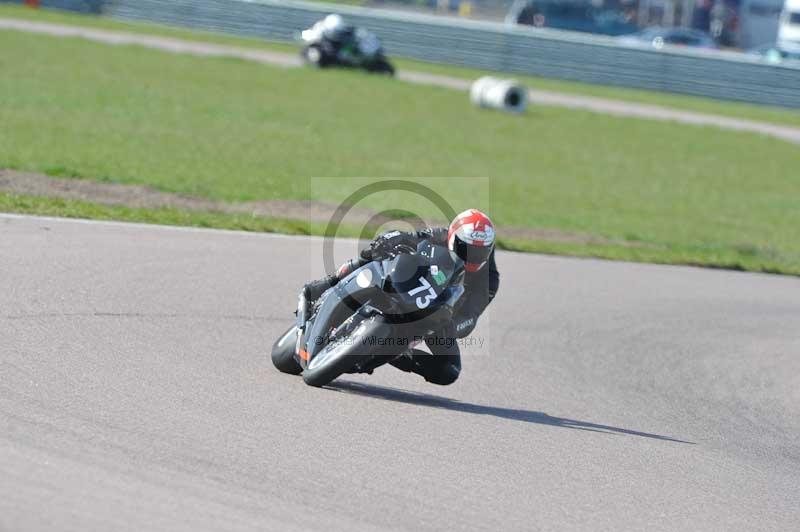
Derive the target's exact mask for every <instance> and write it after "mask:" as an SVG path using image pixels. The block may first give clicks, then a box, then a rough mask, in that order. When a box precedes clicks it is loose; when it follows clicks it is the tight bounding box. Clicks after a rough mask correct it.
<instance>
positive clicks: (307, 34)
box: [300, 15, 394, 75]
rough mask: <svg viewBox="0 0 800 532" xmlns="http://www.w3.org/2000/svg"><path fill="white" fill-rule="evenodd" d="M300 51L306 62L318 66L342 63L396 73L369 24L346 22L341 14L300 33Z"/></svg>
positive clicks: (327, 18)
mask: <svg viewBox="0 0 800 532" xmlns="http://www.w3.org/2000/svg"><path fill="white" fill-rule="evenodd" d="M300 38H301V39H302V41H303V43H304V45H303V49H302V51H301V52H300V55H301V57H302V58H303V61H304V62H305V63H306V64H309V65H312V66H316V67H320V68H322V67H328V66H343V67H353V68H363V69H365V70H367V71H369V72H380V73H383V74H389V75H393V74H394V67H393V66H392V65H391V63H389V61H388V60H387V59H386V56H384V55H383V47H382V46H381V42H380V41H379V40H378V37H377V36H376V35H375V34H374V33H372V32H371V31H369V30H367V29H366V28H357V27H355V26H352V25H350V24H347V23H345V21H344V19H342V17H341V16H339V15H328V16H327V17H325V18H324V19H323V20H320V21H318V22H316V23H315V24H314V25H313V26H312V27H310V28H308V29H306V30H303V31H302V33H301V34H300Z"/></svg>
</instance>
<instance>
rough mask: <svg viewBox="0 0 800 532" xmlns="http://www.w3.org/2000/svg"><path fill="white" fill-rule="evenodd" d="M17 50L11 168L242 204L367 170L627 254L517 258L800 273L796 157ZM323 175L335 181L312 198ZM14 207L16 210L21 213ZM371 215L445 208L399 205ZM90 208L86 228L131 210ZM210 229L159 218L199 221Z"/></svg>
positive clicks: (220, 73)
mask: <svg viewBox="0 0 800 532" xmlns="http://www.w3.org/2000/svg"><path fill="white" fill-rule="evenodd" d="M0 49H2V50H4V54H3V55H1V56H0V71H2V72H3V76H2V77H0V124H2V127H0V167H10V168H17V169H21V170H30V171H37V172H43V173H48V174H51V175H60V176H68V177H83V178H87V179H95V180H101V181H113V182H121V183H137V184H145V185H149V186H152V187H155V188H157V189H160V190H164V191H170V192H176V193H181V194H189V195H196V196H201V197H206V198H211V199H220V200H227V201H243V200H258V199H316V200H323V201H338V200H341V199H343V197H344V194H345V192H346V190H347V189H348V187H352V186H353V185H355V184H359V183H363V182H364V181H363V179H356V178H353V177H350V176H362V177H363V176H372V177H374V178H383V177H398V176H399V177H405V176H409V177H415V178H418V179H420V180H422V181H423V182H425V183H430V184H436V186H437V187H438V188H437V189H438V190H442V189H443V188H445V189H446V195H447V198H448V200H450V201H451V202H452V203H453V205H454V207H455V208H456V209H462V208H466V207H468V206H477V207H479V208H486V209H488V210H490V212H491V213H492V214H493V216H494V218H495V219H496V221H497V222H499V223H500V224H505V225H509V226H512V225H513V226H524V227H534V228H549V229H559V230H563V231H569V232H577V233H581V234H587V235H593V236H597V237H602V238H605V239H608V240H610V241H619V242H623V243H628V245H621V244H613V243H609V244H603V245H599V244H593V245H582V244H576V243H561V242H543V241H526V242H510V241H504V244H505V245H506V246H507V247H511V248H516V249H524V250H534V251H544V252H551V253H555V252H557V253H567V254H577V255H586V256H600V257H605V258H615V259H627V260H645V261H652V262H674V263H689V264H705V265H714V266H721V267H732V268H740V269H748V270H759V271H780V272H784V273H794V274H800V242H799V241H798V239H797V227H800V200H798V198H800V150H798V149H797V147H796V146H793V145H790V144H788V143H784V142H779V141H775V140H773V139H769V138H765V137H759V136H756V135H752V134H748V133H737V132H726V131H721V130H717V129H713V128H700V127H691V126H683V125H678V124H670V123H658V122H652V121H646V120H635V119H623V118H611V117H607V116H603V115H598V114H593V113H589V112H581V111H571V110H565V109H558V108H536V109H534V110H533V112H531V113H529V114H527V115H525V116H509V115H505V114H499V113H493V112H489V111H484V110H480V109H474V108H472V107H470V106H469V105H468V103H467V101H466V98H465V97H464V96H463V95H460V94H458V93H454V92H452V91H448V90H445V89H438V88H430V87H419V86H413V85H408V84H403V83H397V82H396V81H394V80H391V79H386V78H382V77H378V76H370V75H366V74H361V73H358V72H342V71H324V72H317V71H312V70H307V69H278V68H271V67H265V66H261V65H255V64H252V63H249V62H245V61H241V60H233V59H203V58H196V57H190V56H177V55H172V54H168V53H161V52H156V51H150V50H142V49H140V48H138V47H111V46H103V45H98V44H95V43H89V42H85V41H82V40H78V39H63V40H59V39H55V38H48V37H43V36H39V35H30V34H24V33H16V32H2V33H0ZM314 176H328V177H331V178H332V179H325V180H314V183H315V186H314V187H312V186H311V181H312V179H311V178H313V177H314ZM425 176H446V177H445V178H444V179H443V180H432V179H426V178H425ZM454 176H460V177H454ZM478 177H488V178H490V186H489V190H488V194H487V193H486V192H485V191H484V190H483V189H482V187H481V185H482V183H483V182H484V181H482V180H472V179H468V178H478ZM443 185H444V186H443ZM476 187H477V188H476ZM9 201H11V200H8V199H7V200H6V204H4V205H5V206H4V207H3V208H4V209H11V210H14V209H12V207H10V206H9V205H8V203H9ZM14 201H16V200H14ZM14 201H11V202H12V203H13V202H14ZM29 201H31V200H29ZM32 205H33V206H32V207H30V210H29V211H27V212H44V213H53V212H52V211H51V210H48V209H52V208H53V207H52V205H50V206H49V207H48V205H49V203H48V202H47V201H45V200H42V203H35V202H34V203H33V204H32ZM71 205H72V204H70V203H63V204H60V205H58V209H61V210H65V211H69V209H70V208H73V207H70V206H71ZM370 206H371V207H373V208H380V209H384V208H386V209H388V208H394V209H398V208H401V209H406V210H414V211H416V212H420V213H422V214H426V215H431V214H433V212H434V210H433V209H432V208H431V207H430V206H429V205H427V203H426V202H424V201H421V200H419V198H414V197H411V196H408V195H406V196H403V195H400V194H396V195H394V196H391V197H390V196H383V197H382V198H378V199H377V201H376V202H375V203H374V204H371V205H370ZM79 207H80V208H78V209H77V211H75V212H78V213H80V214H79V215H81V216H89V217H117V214H119V212H120V211H117V210H115V208H96V207H89V206H79ZM98 209H99V211H101V212H102V213H104V214H102V215H100V214H98V212H99V211H98ZM139 215H141V216H145V215H146V213H139V214H137V216H139ZM126 216H127V217H126ZM130 216H132V215H130V214H129V213H128V214H125V213H124V212H123V213H122V214H120V217H122V218H123V219H132V218H130ZM182 216H183V217H184V218H182ZM196 216H200V215H199V214H197V213H195V214H180V213H178V212H171V213H170V214H169V216H166V215H164V216H162V218H166V220H161V219H160V218H158V220H160V221H162V222H165V223H172V222H170V221H168V220H169V219H170V218H172V219H174V220H175V221H176V223H184V222H185V223H189V224H190V225H195V224H196V223H199V222H196V221H193V219H192V217H196ZM208 216H210V218H205V219H204V220H205V221H204V222H203V223H207V224H210V225H214V226H220V227H231V225H228V224H229V223H231V222H230V221H229V220H230V218H229V217H228V215H213V216H212V215H208ZM234 218H236V217H234ZM246 218H247V217H246V216H245V217H241V216H240V217H238V218H236V219H237V220H238V221H237V222H236V223H237V224H244V223H245V221H243V220H244V219H246ZM181 220H183V222H181ZM144 221H148V220H144ZM247 223H252V224H257V223H262V222H247ZM263 223H266V224H269V223H272V222H269V221H267V222H263ZM271 227H274V226H267V227H265V228H264V229H258V228H257V227H254V230H272V229H270V228H271ZM236 228H243V227H239V226H236ZM276 230H289V231H292V232H294V230H293V229H286V228H285V227H284V228H283V229H276ZM308 230H309V231H311V232H318V231H319V230H321V229H319V228H313V227H312V228H311V229H308ZM630 244H634V245H630ZM637 245H638V247H637Z"/></svg>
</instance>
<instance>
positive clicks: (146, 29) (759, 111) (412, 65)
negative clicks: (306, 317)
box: [0, 5, 800, 126]
mask: <svg viewBox="0 0 800 532" xmlns="http://www.w3.org/2000/svg"><path fill="white" fill-rule="evenodd" d="M0 17H11V18H21V19H26V20H33V21H40V22H53V23H59V24H73V25H80V26H87V27H94V28H99V29H109V30H119V31H127V32H133V33H143V34H152V35H163V36H167V37H176V38H180V39H187V40H194V41H206V42H215V43H219V44H228V45H235V46H245V47H254V48H265V49H270V50H276V51H284V52H290V53H296V52H297V49H298V47H297V45H294V44H289V43H283V42H273V41H265V40H261V39H255V38H246V37H236V36H230V35H225V34H220V33H212V32H203V31H196V30H185V29H181V28H174V27H169V26H163V25H159V24H148V23H139V22H127V21H119V20H112V19H109V18H105V17H97V16H85V15H77V14H73V13H66V12H60V11H53V10H34V9H30V8H26V7H22V6H16V5H0ZM389 52H390V53H391V50H390V51H389ZM395 61H396V63H397V65H398V66H399V67H400V68H402V69H407V70H418V71H421V72H429V73H433V74H442V75H448V76H453V77H458V78H463V79H476V78H478V77H480V76H484V75H487V74H496V73H493V72H489V71H485V70H479V69H471V68H464V67H458V66H452V65H444V64H438V63H430V62H425V61H417V60H413V59H403V58H398V59H396V60H395ZM515 77H516V78H518V79H519V80H520V81H522V82H524V83H525V84H527V85H528V86H530V87H531V88H536V89H541V90H550V91H556V92H563V93H567V94H576V95H586V96H595V97H600V98H610V99H615V100H623V101H630V102H637V103H644V104H651V105H661V106H664V107H673V108H676V109H682V110H686V111H695V112H698V113H710V114H719V115H723V116H730V117H734V118H745V119H749V120H758V121H763V122H772V123H776V124H784V125H789V126H800V111H797V110H793V109H783V108H773V107H767V106H759V105H751V104H747V103H738V102H726V101H718V100H711V99H708V98H701V97H694V96H686V95H679V94H673V93H664V92H657V91H645V90H636V89H628V88H623V87H610V86H603V85H592V84H588V83H580V82H573V81H562V80H556V79H549V78H541V77H536V76H517V75H515Z"/></svg>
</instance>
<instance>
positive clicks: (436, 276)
mask: <svg viewBox="0 0 800 532" xmlns="http://www.w3.org/2000/svg"><path fill="white" fill-rule="evenodd" d="M463 293H464V263H463V262H462V260H461V259H460V258H458V257H457V256H456V255H455V254H454V253H451V252H450V250H448V249H447V248H446V247H443V246H438V245H433V244H431V243H430V242H427V241H422V242H420V243H419V245H418V246H417V247H416V249H414V248H411V247H405V248H403V249H400V250H397V251H395V252H394V253H393V254H391V255H390V256H389V257H388V258H386V259H384V260H381V261H372V262H369V263H367V264H365V265H364V266H362V267H361V268H358V269H357V270H355V271H354V272H353V273H351V274H350V275H348V276H347V277H345V278H344V279H342V280H341V281H340V282H339V283H338V284H337V285H336V286H334V287H332V288H330V289H328V290H327V291H326V292H325V293H324V294H323V295H322V297H320V299H319V300H318V301H317V302H316V304H315V305H314V308H313V309H312V313H311V317H310V318H309V319H308V321H305V320H304V316H305V315H306V314H307V313H306V306H307V305H309V304H311V303H310V302H308V301H306V300H305V298H304V297H303V294H302V292H301V294H300V299H299V303H298V306H297V320H296V323H295V324H294V325H292V327H291V328H289V330H288V331H286V333H284V334H283V336H281V337H280V338H279V339H278V340H277V341H276V342H275V344H274V345H273V346H272V363H273V364H274V365H275V367H276V368H278V369H279V370H280V371H282V372H284V373H291V374H293V375H297V374H300V373H302V374H303V380H304V381H305V383H306V384H308V385H311V386H325V385H326V384H328V383H330V382H331V381H333V380H334V379H336V378H337V377H339V376H340V375H342V374H343V373H371V372H372V370H374V369H375V368H377V367H378V366H381V365H383V364H386V363H388V362H390V361H392V360H393V359H395V358H397V357H400V356H406V354H407V353H409V351H410V349H411V348H412V347H413V346H414V345H416V344H419V343H421V342H423V341H424V339H425V338H427V337H431V335H433V334H434V333H435V331H436V330H438V329H439V328H441V326H442V325H444V324H445V323H448V322H449V321H450V320H451V319H452V317H453V312H454V308H455V305H456V303H457V302H458V300H459V299H460V298H461V296H462V295H463Z"/></svg>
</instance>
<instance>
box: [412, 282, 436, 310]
mask: <svg viewBox="0 0 800 532" xmlns="http://www.w3.org/2000/svg"><path fill="white" fill-rule="evenodd" d="M426 290H427V293H426V294H424V295H422V296H419V297H418V298H417V299H416V303H417V308H427V306H428V305H430V304H431V301H433V300H434V299H436V290H434V289H433V288H432V287H431V283H429V282H428V280H427V279H425V278H424V277H420V278H419V286H418V287H416V288H414V289H413V290H409V292H408V295H410V296H411V297H414V296H415V295H417V294H419V293H420V292H425V291H426Z"/></svg>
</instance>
